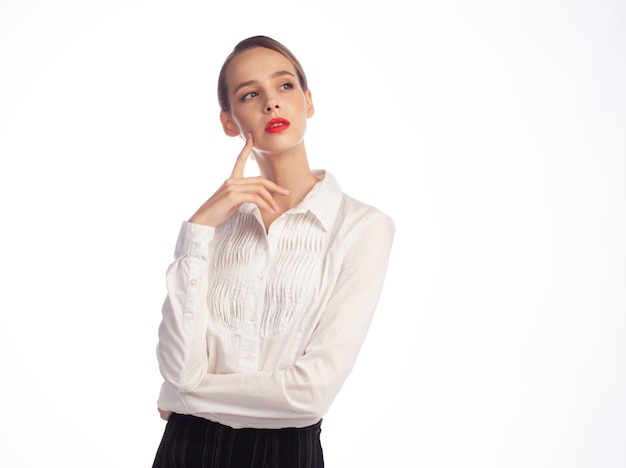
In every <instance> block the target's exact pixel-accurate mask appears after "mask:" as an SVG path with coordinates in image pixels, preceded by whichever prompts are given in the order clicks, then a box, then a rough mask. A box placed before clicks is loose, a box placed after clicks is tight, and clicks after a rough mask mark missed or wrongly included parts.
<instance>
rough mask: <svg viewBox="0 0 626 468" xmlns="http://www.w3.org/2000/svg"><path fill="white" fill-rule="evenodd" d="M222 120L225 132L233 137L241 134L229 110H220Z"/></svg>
mask: <svg viewBox="0 0 626 468" xmlns="http://www.w3.org/2000/svg"><path fill="white" fill-rule="evenodd" d="M220 121H221V122H222V128H223V129H224V133H225V134H226V135H228V136H231V137H236V136H237V135H239V129H238V128H237V126H236V125H235V123H234V122H233V119H232V118H231V117H230V114H229V113H228V111H222V112H220Z"/></svg>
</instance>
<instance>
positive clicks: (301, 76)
mask: <svg viewBox="0 0 626 468" xmlns="http://www.w3.org/2000/svg"><path fill="white" fill-rule="evenodd" d="M254 47H265V48H266V49H270V50H273V51H275V52H278V53H279V54H281V55H282V56H284V57H285V58H286V59H287V60H289V61H290V62H291V63H292V64H293V66H294V68H295V69H296V74H297V75H298V81H299V82H300V87H301V88H302V90H303V91H306V90H307V81H306V75H305V73H304V69H303V68H302V65H300V62H299V61H298V59H297V58H296V56H295V55H293V54H292V53H291V51H290V50H289V49H288V48H287V47H285V46H284V45H283V44H281V43H280V42H278V41H276V40H274V39H272V38H270V37H267V36H253V37H249V38H247V39H244V40H243V41H241V42H240V43H239V44H237V45H236V46H235V48H234V49H233V51H232V52H231V53H230V55H229V56H228V57H226V60H224V64H223V65H222V69H221V70H220V74H219V78H218V79H217V100H218V102H219V104H220V109H221V110H222V111H228V110H229V109H230V102H229V99H228V84H227V83H226V74H227V72H228V65H230V62H232V60H233V59H234V58H235V57H236V56H237V55H239V54H240V53H241V52H243V51H244V50H248V49H252V48H254Z"/></svg>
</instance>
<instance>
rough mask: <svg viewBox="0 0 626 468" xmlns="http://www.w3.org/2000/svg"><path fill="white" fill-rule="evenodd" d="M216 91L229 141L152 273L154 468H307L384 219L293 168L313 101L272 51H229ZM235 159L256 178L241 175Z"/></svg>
mask: <svg viewBox="0 0 626 468" xmlns="http://www.w3.org/2000/svg"><path fill="white" fill-rule="evenodd" d="M218 98H219V102H220V106H221V113H220V119H221V123H222V126H223V129H224V132H225V133H226V135H228V136H232V137H236V136H241V137H242V138H244V139H245V145H244V147H243V150H242V151H241V153H240V154H239V157H238V158H237V160H236V161H235V165H234V169H233V171H232V174H231V176H230V178H228V180H226V182H224V184H223V185H222V186H221V187H220V188H219V189H218V190H217V191H216V192H215V193H214V194H213V195H212V196H211V197H210V198H209V199H208V200H207V201H206V202H205V203H204V204H203V205H202V206H201V207H200V208H199V209H198V210H197V211H196V212H195V214H194V215H193V216H191V218H190V219H189V221H187V222H184V223H183V225H182V228H181V231H180V234H179V238H178V242H177V244H176V252H175V261H174V263H172V264H171V266H170V267H169V269H168V271H167V289H168V295H167V298H166V300H165V304H164V306H163V320H162V322H161V326H160V328H159V344H158V349H157V354H158V360H159V366H160V370H161V373H162V375H163V378H164V383H163V386H162V389H161V394H160V397H159V400H158V406H159V411H160V413H161V416H162V417H163V419H166V420H167V421H168V423H167V426H166V429H165V433H164V435H163V439H162V441H161V445H160V446H159V450H158V452H157V455H156V459H155V462H154V467H241V468H254V467H276V468H280V467H285V468H299V467H322V466H323V465H324V462H323V456H322V448H321V445H320V432H321V419H322V417H323V415H324V414H325V413H326V411H327V410H328V408H329V406H330V404H331V402H332V401H333V399H334V398H335V396H336V395H337V393H338V392H339V389H340V388H341V386H342V384H343V382H344V380H345V379H346V377H347V376H348V374H349V372H350V370H351V369H352V367H353V365H354V362H355V360H356V357H357V354H358V352H359V349H360V348H361V345H362V343H363V340H364V339H365V335H366V333H367V330H368V327H369V324H370V321H371V319H372V315H373V313H374V309H375V307H376V303H377V301H378V297H379V294H380V291H381V288H382V284H383V279H384V276H385V271H386V267H387V261H388V257H389V251H390V248H391V244H392V239H393V233H394V225H393V222H392V220H391V219H390V218H389V217H388V216H386V215H385V214H383V213H382V212H380V211H379V210H377V209H375V208H372V207H371V206H367V205H365V204H363V203H361V202H358V201H356V200H354V199H352V198H350V197H348V196H347V195H345V194H343V193H342V191H341V189H340V187H339V185H338V184H337V182H336V180H335V179H334V178H333V176H332V175H331V174H329V173H328V172H325V171H312V170H311V169H310V168H309V163H308V160H307V154H306V150H305V145H304V133H305V129H306V124H307V119H308V118H309V117H311V116H312V115H313V101H312V98H311V92H310V91H309V89H308V86H307V81H306V76H305V74H304V71H303V69H302V67H301V65H300V63H299V62H298V60H297V59H296V58H295V57H294V56H293V55H292V53H291V52H290V51H289V50H288V49H287V48H285V47H284V46H283V45H282V44H280V43H278V42H276V41H274V40H273V39H270V38H268V37H264V36H257V37H252V38H249V39H246V40H244V41H242V42H240V43H239V44H238V45H237V46H236V47H235V49H234V51H233V52H232V53H231V54H230V55H229V56H228V58H227V59H226V61H225V62H224V65H223V67H222V71H221V73H220V76H219V81H218ZM250 153H252V154H253V155H254V159H255V161H256V162H257V164H258V166H259V169H260V174H261V175H260V176H258V177H244V166H245V164H246V160H247V158H248V156H249V155H250Z"/></svg>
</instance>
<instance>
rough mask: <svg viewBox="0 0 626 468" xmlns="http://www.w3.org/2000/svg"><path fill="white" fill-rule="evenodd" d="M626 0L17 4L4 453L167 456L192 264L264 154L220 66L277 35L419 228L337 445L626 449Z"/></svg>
mask: <svg viewBox="0 0 626 468" xmlns="http://www.w3.org/2000/svg"><path fill="white" fill-rule="evenodd" d="M216 5H217V6H216ZM625 20H626V6H625V5H624V3H623V2H618V1H614V2H610V1H594V2H591V1H589V2H566V1H560V2H559V1H555V2H546V1H538V0H537V1H523V2H522V1H519V2H488V1H476V2H465V1H460V0H459V1H441V2H405V1H402V0H389V1H386V2H376V3H373V2H360V3H359V2H356V3H355V2H340V1H333V2H327V1H319V2H310V4H308V5H304V4H300V3H298V2H287V3H262V2H252V1H240V2H231V3H228V2H208V1H181V2H174V1H165V0H163V1H148V0H137V1H121V0H108V1H79V0H66V1H62V0H55V1H43V0H42V1H35V0H30V1H28V0H26V1H18V0H0V158H1V159H0V161H1V162H0V209H1V211H0V215H1V219H2V228H1V230H0V236H1V242H0V249H1V256H0V261H1V263H0V264H1V265H2V268H1V269H0V275H1V276H0V280H1V283H0V287H1V288H2V289H1V292H2V296H1V298H2V311H1V313H0V360H1V361H0V362H1V365H2V367H1V369H2V385H1V390H0V414H1V415H2V423H1V424H0V466H2V467H7V468H19V467H38V468H39V467H48V466H64V467H90V468H98V467H107V468H110V467H141V466H150V464H151V462H152V459H153V456H154V453H155V450H156V447H157V445H158V443H159V440H160V437H161V434H162V431H163V428H164V423H163V422H162V421H161V420H160V419H159V418H158V416H157V413H156V407H155V402H156V398H157V395H158V390H159V385H160V380H161V379H160V376H159V373H158V369H157V363H156V357H155V346H156V338H157V336H156V334H157V327H158V323H159V320H160V308H161V303H162V301H163V298H164V294H165V287H164V275H165V269H166V268H167V265H168V264H169V263H170V261H171V259H172V255H173V250H174V243H175V240H176V235H177V233H178V229H179V225H180V222H181V221H182V220H183V219H186V218H188V216H189V215H190V214H191V213H193V211H195V209H196V208H197V206H199V204H200V203H202V202H203V201H204V200H205V199H206V198H207V197H208V196H209V195H210V194H211V193H212V192H213V190H214V189H215V188H216V187H217V186H218V185H219V184H220V183H221V182H222V181H223V180H224V179H225V178H226V177H227V176H228V174H229V172H230V169H231V166H232V164H233V161H234V158H235V157H236V155H237V154H238V152H239V149H240V147H241V143H240V141H239V140H238V139H236V140H235V139H229V138H227V137H226V136H224V135H223V134H222V131H221V128H220V125H219V120H218V107H217V104H216V97H215V95H216V93H215V85H216V80H217V73H218V70H219V67H220V66H221V63H222V61H223V59H224V58H225V57H226V55H227V54H228V52H229V51H230V50H231V49H232V47H233V46H234V45H235V43H236V42H238V41H239V40H240V39H243V38H244V37H247V36H251V35H255V34H266V35H269V36H272V37H274V38H276V39H278V40H280V41H282V42H284V43H285V44H286V45H287V46H288V47H290V48H291V49H292V50H293V51H294V52H295V54H296V55H297V56H298V57H299V59H300V60H301V61H302V63H303V65H304V67H305V69H306V70H307V74H308V76H309V81H310V87H311V89H312V92H313V97H314V102H315V105H316V115H315V116H314V117H313V118H312V119H311V120H310V123H309V130H308V134H307V147H308V151H309V156H310V160H311V164H312V166H313V167H323V168H326V169H328V170H330V171H331V172H333V173H334V175H335V176H336V177H337V178H338V179H339V181H340V183H341V184H342V186H343V188H344V190H345V191H346V192H347V193H349V194H351V195H352V196H354V197H356V198H359V199H361V200H363V201H365V202H368V203H370V204H373V205H375V206H377V207H379V208H381V209H382V210H383V211H386V212H387V213H389V214H390V215H391V216H392V217H393V218H394V219H395V221H396V228H397V234H396V241H395V244H394V249H393V254H392V259H391V263H390V269H389V273H388V277H387V282H386V285H385V289H384V291H383V295H382V298H381V302H380V305H379V309H378V311H377V315H376V318H375V321H374V324H373V326H372V329H371V332H370V335H369V336H368V340H367V342H366V344H365V347H364V349H363V351H362V354H361V356H360V358H359V361H358V363H357V367H356V368H355V370H354V372H353V374H352V375H351V377H350V378H349V380H348V382H347V383H346V385H345V387H344V389H343V391H342V393H341V394H340V396H339V397H338V398H337V400H336V401H335V404H334V406H333V408H332V409H331V412H330V413H329V414H328V415H327V417H326V418H325V423H324V432H323V443H324V448H325V454H326V458H327V466H328V467H329V468H337V467H362V466H363V467H369V466H372V467H378V466H380V467H429V468H435V467H436V468H439V467H454V468H458V467H481V468H487V467H506V468H510V467H533V468H537V467H550V468H554V467H568V468H572V467H602V468H609V467H623V466H625V465H626V450H624V443H625V441H626V400H625V397H624V395H626V366H625V365H626V359H625V357H626V345H625V344H624V342H625V337H626V314H625V312H626V292H625V290H626V247H625V242H624V239H625V238H626V203H625V201H626V194H625V189H624V185H625V176H626V164H625V161H624V159H625V157H626V142H625V136H624V135H625V133H626V132H625V131H626V92H625V87H624V83H626V60H625V53H626V28H625V27H624V24H625ZM250 170H252V167H251V168H250Z"/></svg>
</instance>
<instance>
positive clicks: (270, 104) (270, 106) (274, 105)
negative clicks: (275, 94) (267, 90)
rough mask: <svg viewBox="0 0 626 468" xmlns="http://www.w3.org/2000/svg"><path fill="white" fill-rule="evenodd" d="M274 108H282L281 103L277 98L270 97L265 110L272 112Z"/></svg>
mask: <svg viewBox="0 0 626 468" xmlns="http://www.w3.org/2000/svg"><path fill="white" fill-rule="evenodd" d="M274 109H280V105H279V104H278V102H277V101H276V100H275V99H270V100H268V101H267V103H266V105H265V112H272V110H274Z"/></svg>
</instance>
